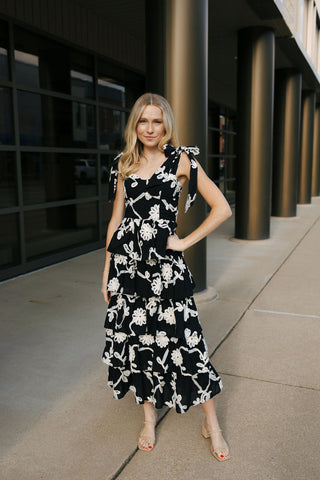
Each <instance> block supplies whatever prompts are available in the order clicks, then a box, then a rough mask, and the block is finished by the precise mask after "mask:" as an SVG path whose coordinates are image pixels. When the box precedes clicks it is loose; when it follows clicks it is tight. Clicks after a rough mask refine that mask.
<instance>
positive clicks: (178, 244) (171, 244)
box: [167, 235, 186, 252]
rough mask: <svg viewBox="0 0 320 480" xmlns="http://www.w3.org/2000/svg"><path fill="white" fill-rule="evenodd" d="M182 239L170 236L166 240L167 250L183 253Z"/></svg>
mask: <svg viewBox="0 0 320 480" xmlns="http://www.w3.org/2000/svg"><path fill="white" fill-rule="evenodd" d="M185 248H186V247H185V245H184V240H183V238H181V239H180V238H179V237H178V236H177V235H170V237H168V240H167V250H175V251H176V252H183V251H184V250H185Z"/></svg>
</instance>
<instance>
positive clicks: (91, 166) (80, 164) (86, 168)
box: [74, 158, 108, 183]
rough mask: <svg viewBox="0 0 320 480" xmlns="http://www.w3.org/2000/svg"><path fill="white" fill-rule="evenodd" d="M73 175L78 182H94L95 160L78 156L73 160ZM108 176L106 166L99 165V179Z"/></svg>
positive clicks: (95, 174) (95, 176)
mask: <svg viewBox="0 0 320 480" xmlns="http://www.w3.org/2000/svg"><path fill="white" fill-rule="evenodd" d="M74 176H75V178H76V179H77V180H78V181H79V182H80V183H89V182H94V181H95V180H96V178H97V167H96V161H95V160H88V159H85V158H79V160H75V162H74ZM107 178H108V172H107V168H106V167H105V166H102V167H101V179H102V181H105V180H106V179H107Z"/></svg>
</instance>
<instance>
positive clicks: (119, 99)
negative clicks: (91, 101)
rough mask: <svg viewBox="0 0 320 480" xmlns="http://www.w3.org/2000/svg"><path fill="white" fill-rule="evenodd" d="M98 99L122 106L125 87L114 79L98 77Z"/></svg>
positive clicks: (123, 104)
mask: <svg viewBox="0 0 320 480" xmlns="http://www.w3.org/2000/svg"><path fill="white" fill-rule="evenodd" d="M98 93H99V101H100V102H106V103H110V104H111V105H115V106H119V107H124V106H125V94H126V89H125V87H123V86H122V85H118V84H117V83H116V81H115V80H112V79H109V78H98Z"/></svg>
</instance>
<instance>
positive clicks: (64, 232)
mask: <svg viewBox="0 0 320 480" xmlns="http://www.w3.org/2000/svg"><path fill="white" fill-rule="evenodd" d="M24 218H25V235H26V254H27V259H28V260H30V259H34V258H39V257H42V256H44V255H47V254H48V253H55V252H59V251H62V250H64V249H66V248H70V247H74V246H77V245H82V244H85V243H90V242H94V241H96V240H97V239H98V230H97V223H98V222H97V203H96V202H91V203H84V204H80V205H66V206H63V207H53V208H47V209H39V210H33V211H30V212H25V215H24Z"/></svg>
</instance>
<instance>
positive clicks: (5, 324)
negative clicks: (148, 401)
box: [0, 197, 320, 480]
mask: <svg viewBox="0 0 320 480" xmlns="http://www.w3.org/2000/svg"><path fill="white" fill-rule="evenodd" d="M232 234H233V219H230V220H228V221H227V222H226V223H225V224H224V225H223V226H222V227H220V229H219V230H218V231H216V232H215V233H214V234H212V235H211V236H210V238H209V240H208V272H209V279H208V285H213V286H215V288H216V289H217V290H218V292H219V299H218V300H216V301H215V302H212V303H207V304H200V305H199V313H200V319H201V323H202V325H203V328H204V332H205V336H206V340H207V343H208V347H209V350H210V352H212V353H213V352H214V355H213V357H212V362H213V364H214V366H215V367H216V369H217V370H218V371H219V373H221V375H222V379H223V383H224V390H223V392H222V394H221V395H219V396H218V397H216V404H217V409H218V414H219V419H220V423H221V426H222V428H223V430H224V433H225V437H226V439H227V441H228V443H229V444H230V450H231V455H232V460H230V461H229V462H226V463H222V464H220V463H219V462H217V461H216V460H215V459H214V458H213V457H212V456H211V454H210V451H209V445H210V444H209V441H207V440H204V439H203V438H202V437H201V435H200V425H201V420H202V409H201V407H195V408H191V409H190V410H189V412H187V413H186V414H184V415H178V414H176V413H175V412H173V411H169V412H168V411H167V410H165V409H163V411H162V412H161V417H162V419H161V422H160V423H159V425H158V427H157V444H156V447H155V449H154V451H153V452H152V453H150V454H148V453H147V454H146V453H144V452H140V451H138V450H137V448H136V438H137V433H138V431H139V429H140V424H141V421H142V416H143V412H142V408H141V407H140V406H136V405H135V403H134V400H133V396H132V395H130V394H129V395H127V396H126V397H125V398H124V399H123V400H121V401H116V400H114V399H113V398H112V392H111V390H110V389H107V387H106V386H105V384H106V367H105V365H104V364H102V362H101V360H100V357H101V353H102V349H103V345H104V329H103V323H104V316H105V305H104V303H103V300H102V296H101V294H100V292H99V290H100V277H101V270H102V267H103V256H104V252H103V251H102V250H100V251H97V252H93V253H90V254H87V255H83V256H81V257H78V258H75V259H72V260H70V261H68V262H64V263H61V264H59V265H56V266H53V267H50V268H47V269H44V270H40V271H38V272H35V273H33V274H31V275H27V276H24V277H19V278H17V279H14V280H11V281H8V282H6V283H3V284H1V286H0V293H1V335H0V348H1V379H0V381H1V400H0V401H1V403H0V405H1V430H0V442H1V456H2V458H1V462H2V463H1V474H2V477H3V478H5V479H6V480H13V479H14V480H17V479H18V478H19V480H38V479H50V480H106V479H112V478H118V479H119V480H135V479H137V480H138V479H139V480H144V479H146V480H147V479H148V480H149V479H150V478H152V479H153V480H158V479H159V480H160V479H161V480H162V479H163V478H166V479H177V478H179V479H185V480H189V479H190V480H191V479H194V478H196V479H199V480H209V479H210V480H215V479H219V480H224V479H225V480H242V479H246V480H256V479H263V480H264V479H273V480H292V479H294V480H298V479H308V480H313V479H314V480H318V479H319V477H320V458H319V455H318V437H319V431H320V419H319V409H320V392H319V389H320V373H319V372H320V368H319V340H320V294H319V272H320V254H319V242H320V198H319V197H318V198H314V199H313V203H312V205H307V206H299V207H298V217H296V218H290V219H283V218H281V219H280V218H272V230H271V239H270V240H265V241H260V242H250V243H248V242H235V241H230V238H231V237H232Z"/></svg>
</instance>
